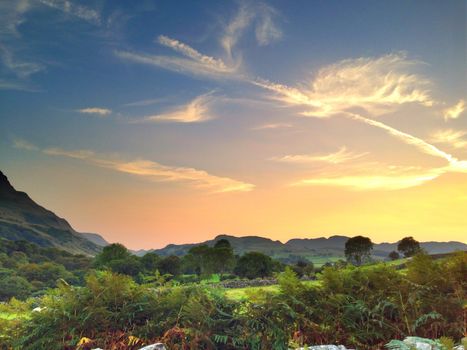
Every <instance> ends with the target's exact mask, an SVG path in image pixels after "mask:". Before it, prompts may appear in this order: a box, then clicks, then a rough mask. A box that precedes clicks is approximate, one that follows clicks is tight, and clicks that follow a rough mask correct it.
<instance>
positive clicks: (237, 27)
mask: <svg viewBox="0 0 467 350" xmlns="http://www.w3.org/2000/svg"><path fill="white" fill-rule="evenodd" d="M254 17H255V13H254V12H253V11H251V9H250V8H249V7H247V6H246V4H245V3H242V4H241V5H240V7H239V9H238V12H237V14H236V15H235V17H234V18H233V19H232V20H231V21H230V22H229V23H227V25H226V26H225V28H224V35H223V36H222V37H221V40H220V42H221V45H222V47H223V48H224V50H225V52H226V54H227V56H228V57H229V58H230V59H232V50H233V47H234V46H235V45H236V44H237V41H238V40H239V38H240V36H241V35H242V34H243V31H244V30H245V29H246V28H247V27H248V26H249V25H250V23H251V21H252V20H253V18H254Z"/></svg>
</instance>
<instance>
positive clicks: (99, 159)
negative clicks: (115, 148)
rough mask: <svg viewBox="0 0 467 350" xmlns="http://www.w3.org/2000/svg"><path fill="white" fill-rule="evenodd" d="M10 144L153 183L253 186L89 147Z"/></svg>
mask: <svg viewBox="0 0 467 350" xmlns="http://www.w3.org/2000/svg"><path fill="white" fill-rule="evenodd" d="M14 147H17V148H21V149H25V150H29V151H40V152H42V153H44V154H47V155H50V156H61V157H67V158H73V159H78V160H82V161H85V162H88V163H90V164H93V165H96V166H99V167H102V168H107V169H112V170H114V171H118V172H122V173H127V174H132V175H135V176H140V177H143V178H146V179H148V180H151V181H155V182H180V183H184V184H188V185H190V186H191V187H194V188H199V189H204V190H208V191H210V192H213V193H224V192H248V191H252V190H253V189H254V187H255V186H254V185H253V184H250V183H246V182H243V181H239V180H235V179H231V178H229V177H221V176H216V175H212V174H210V173H208V172H207V171H204V170H199V169H195V168H191V167H178V166H168V165H163V164H160V163H158V162H154V161H151V160H146V159H135V160H130V161H127V160H122V159H121V158H120V157H118V156H115V155H114V156H106V155H103V154H98V153H95V152H94V151H91V150H64V149H61V148H56V147H53V148H52V147H51V148H44V149H40V148H39V147H37V146H34V145H32V144H31V143H29V142H27V141H24V140H16V141H14Z"/></svg>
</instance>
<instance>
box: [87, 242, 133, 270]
mask: <svg viewBox="0 0 467 350" xmlns="http://www.w3.org/2000/svg"><path fill="white" fill-rule="evenodd" d="M130 256H131V254H130V252H129V251H128V249H126V248H125V246H124V245H123V244H120V243H113V244H110V245H108V246H106V247H104V249H102V252H100V253H99V254H98V255H97V256H96V258H95V264H96V266H98V267H103V266H107V265H108V264H109V263H110V262H111V261H113V260H125V259H127V258H128V257H130Z"/></svg>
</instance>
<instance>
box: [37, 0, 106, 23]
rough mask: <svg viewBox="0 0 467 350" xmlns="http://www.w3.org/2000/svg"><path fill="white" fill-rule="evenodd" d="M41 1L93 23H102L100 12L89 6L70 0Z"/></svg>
mask: <svg viewBox="0 0 467 350" xmlns="http://www.w3.org/2000/svg"><path fill="white" fill-rule="evenodd" d="M39 2H40V3H41V4H43V5H46V6H48V7H51V8H54V9H57V10H59V11H61V12H64V13H67V14H69V15H72V16H74V17H77V18H79V19H82V20H84V21H87V22H89V23H92V24H100V23H101V17H100V14H99V13H98V12H97V11H95V10H93V9H90V8H88V7H85V6H82V5H77V4H74V3H73V2H71V1H68V0H39Z"/></svg>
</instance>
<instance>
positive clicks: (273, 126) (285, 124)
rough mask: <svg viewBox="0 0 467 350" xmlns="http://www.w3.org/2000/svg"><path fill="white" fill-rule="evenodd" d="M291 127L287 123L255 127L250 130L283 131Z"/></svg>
mask: <svg viewBox="0 0 467 350" xmlns="http://www.w3.org/2000/svg"><path fill="white" fill-rule="evenodd" d="M291 127H293V125H292V124H289V123H269V124H263V125H259V126H256V127H254V128H252V129H251V130H267V129H285V128H291Z"/></svg>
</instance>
